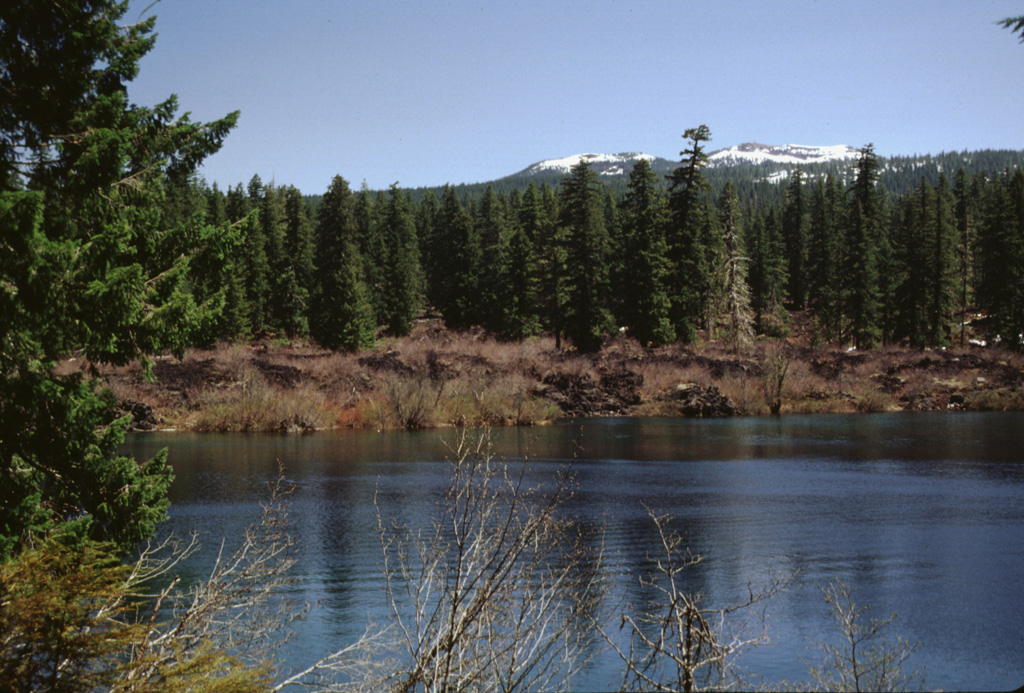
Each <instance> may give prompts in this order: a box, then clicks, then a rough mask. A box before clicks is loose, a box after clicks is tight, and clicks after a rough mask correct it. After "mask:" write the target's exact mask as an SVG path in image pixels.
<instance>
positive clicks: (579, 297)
mask: <svg viewBox="0 0 1024 693" xmlns="http://www.w3.org/2000/svg"><path fill="white" fill-rule="evenodd" d="M602 202H603V194H602V191H601V189H600V184H599V183H598V181H597V176H596V174H595V173H594V172H593V170H591V168H590V164H589V163H588V162H587V161H586V160H581V161H580V163H578V164H576V165H575V166H573V167H572V169H571V170H570V171H569V175H568V177H566V178H565V179H564V180H563V182H562V188H561V195H560V205H559V207H560V210H561V216H560V222H561V226H562V228H563V229H564V230H565V231H564V233H565V244H566V256H565V257H566V316H565V333H566V336H568V337H569V339H570V340H571V341H572V343H573V345H574V346H575V347H576V348H577V349H578V350H579V351H583V352H589V351H596V350H598V349H600V347H601V344H602V342H603V338H604V335H605V334H607V332H608V331H609V330H610V329H611V325H612V320H611V314H610V313H609V311H608V308H607V305H608V289H609V284H608V279H609V277H608V251H609V247H608V231H607V229H606V228H605V220H604V212H603V204H602Z"/></svg>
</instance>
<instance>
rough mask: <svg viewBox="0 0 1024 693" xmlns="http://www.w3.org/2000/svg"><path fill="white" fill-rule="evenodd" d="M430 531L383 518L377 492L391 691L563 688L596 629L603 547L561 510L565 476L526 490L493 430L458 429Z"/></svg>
mask: <svg viewBox="0 0 1024 693" xmlns="http://www.w3.org/2000/svg"><path fill="white" fill-rule="evenodd" d="M453 453H454V459H453V461H452V462H451V464H452V470H451V483H450V485H449V487H448V489H447V492H446V493H445V495H444V497H443V499H442V500H441V501H440V502H439V504H438V506H437V508H436V513H435V516H434V518H433V519H432V522H431V524H430V525H429V528H428V529H425V530H421V531H417V532H412V531H410V530H409V529H407V528H404V527H401V526H397V525H394V524H389V523H387V522H386V521H385V519H384V509H383V508H381V506H380V503H379V502H378V511H377V512H378V523H379V529H380V535H381V542H382V549H383V556H384V575H385V582H386V594H387V599H388V601H389V604H390V609H391V614H392V618H393V621H394V623H395V625H396V628H397V633H398V643H399V650H400V652H399V657H400V661H401V663H402V665H401V666H400V667H399V668H398V669H397V670H396V671H395V673H394V676H393V677H392V679H391V688H392V690H394V691H414V690H422V691H448V690H466V689H473V690H500V691H516V690H529V691H539V690H548V689H552V688H565V687H566V686H567V684H568V682H569V680H570V677H571V676H572V675H573V674H574V673H575V672H576V671H577V670H578V669H579V667H580V666H581V665H582V664H583V662H584V657H583V653H584V652H585V650H586V648H587V646H588V645H589V644H590V643H591V642H592V640H593V638H594V633H593V631H592V629H591V628H590V627H589V626H590V620H589V619H588V618H587V616H586V614H587V613H588V612H590V611H591V610H593V609H594V608H595V607H596V604H597V602H598V600H599V599H600V593H601V582H600V577H599V576H600V560H601V557H600V551H599V550H594V549H591V548H589V547H588V545H587V543H586V541H585V537H584V536H583V534H582V532H581V528H580V527H579V526H577V525H576V524H575V523H573V522H572V521H571V520H569V519H566V518H564V517H562V515H561V513H560V512H559V509H560V506H562V504H563V503H564V501H565V500H566V499H567V498H568V497H569V496H570V494H571V483H570V479H569V478H568V477H566V476H565V475H562V476H560V477H559V479H558V480H557V483H555V485H554V488H553V489H552V490H550V491H548V492H542V491H541V490H540V489H536V488H528V487H527V486H526V484H525V482H524V471H525V467H526V462H525V461H524V462H523V465H522V467H521V468H520V469H519V470H518V473H513V472H512V470H511V469H510V468H509V466H508V465H507V464H505V463H503V462H500V461H499V460H496V459H495V457H494V456H493V454H492V452H491V450H490V444H489V436H487V435H486V434H483V435H478V436H473V435H470V434H468V433H466V432H463V433H462V434H461V436H460V438H459V441H458V443H457V445H456V446H455V447H454V448H453Z"/></svg>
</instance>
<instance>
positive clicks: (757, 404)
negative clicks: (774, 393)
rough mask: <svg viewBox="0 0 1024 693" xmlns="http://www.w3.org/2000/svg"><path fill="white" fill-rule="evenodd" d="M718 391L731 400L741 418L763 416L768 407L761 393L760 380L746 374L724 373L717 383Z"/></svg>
mask: <svg viewBox="0 0 1024 693" xmlns="http://www.w3.org/2000/svg"><path fill="white" fill-rule="evenodd" d="M718 389H719V390H721V392H722V394H723V395H725V396H726V397H728V398H729V399H730V400H732V403H733V404H734V405H735V406H736V408H737V410H739V413H740V414H742V415H743V416H765V415H766V414H768V406H767V405H766V404H765V401H764V395H763V394H762V393H761V380H760V378H758V377H755V376H751V375H748V374H746V373H726V374H725V375H723V376H722V379H721V380H719V382H718Z"/></svg>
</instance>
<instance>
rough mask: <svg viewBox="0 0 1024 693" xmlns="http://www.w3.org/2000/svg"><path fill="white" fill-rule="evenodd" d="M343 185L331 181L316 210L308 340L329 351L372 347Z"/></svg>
mask: <svg viewBox="0 0 1024 693" xmlns="http://www.w3.org/2000/svg"><path fill="white" fill-rule="evenodd" d="M354 208H355V202H354V199H353V195H352V191H351V189H349V186H348V182H347V181H346V180H345V179H344V178H342V177H341V176H335V177H334V178H333V179H332V180H331V185H330V186H329V187H328V188H327V192H326V193H325V194H324V197H323V200H322V201H321V203H320V207H319V209H318V210H317V227H316V255H315V262H314V268H315V269H314V272H315V275H314V276H315V282H314V286H315V289H314V292H313V299H312V312H311V319H310V325H309V327H310V333H311V334H312V335H313V338H314V339H315V340H316V341H317V342H318V343H319V344H320V345H321V346H324V347H326V348H328V349H335V350H337V349H342V350H345V351H358V350H359V349H367V348H369V347H371V346H373V342H374V330H375V327H376V319H375V316H374V313H373V306H372V304H371V303H370V298H369V291H368V289H367V287H366V282H365V280H364V279H363V260H362V256H361V254H360V253H359V245H358V241H359V239H358V232H357V229H356V224H355V218H354Z"/></svg>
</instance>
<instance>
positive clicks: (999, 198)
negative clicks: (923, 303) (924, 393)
mask: <svg viewBox="0 0 1024 693" xmlns="http://www.w3.org/2000/svg"><path fill="white" fill-rule="evenodd" d="M978 250H979V255H980V261H981V262H980V275H981V277H980V282H979V286H978V300H979V302H980V303H981V305H982V306H983V307H985V308H987V309H988V312H989V320H990V321H991V324H992V327H993V329H994V331H995V335H996V336H997V337H998V338H999V340H1000V341H1001V343H1002V344H1004V345H1005V346H1006V347H1007V348H1010V349H1013V350H1016V351H1020V350H1022V349H1024V339H1022V338H1021V336H1020V335H1021V334H1024V172H1021V171H1020V170H1019V169H1018V170H1017V171H1016V173H1014V174H1013V175H1012V176H1010V175H1009V174H1004V176H1002V177H1001V178H1000V179H996V180H994V181H992V183H991V185H990V186H989V192H988V195H987V196H986V200H985V215H984V221H983V224H982V225H981V228H980V229H979V230H978Z"/></svg>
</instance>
